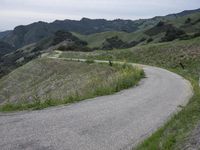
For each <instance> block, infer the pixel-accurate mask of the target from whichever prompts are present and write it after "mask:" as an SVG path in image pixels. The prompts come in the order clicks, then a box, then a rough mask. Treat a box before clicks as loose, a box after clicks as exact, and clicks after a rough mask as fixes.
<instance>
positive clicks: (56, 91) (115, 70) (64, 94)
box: [0, 58, 143, 111]
mask: <svg viewBox="0 0 200 150" xmlns="http://www.w3.org/2000/svg"><path fill="white" fill-rule="evenodd" d="M142 76H143V72H142V70H141V69H139V68H133V67H132V66H118V65H114V66H109V65H108V64H96V63H91V62H88V63H83V62H82V63H81V62H70V61H64V60H56V59H48V58H40V59H36V60H34V61H31V62H29V63H28V64H26V65H24V66H22V67H20V68H18V69H16V70H14V71H13V72H11V73H10V74H9V75H7V76H5V77H3V78H2V79H0V99H1V100H4V99H6V100H7V101H6V102H5V104H4V105H3V106H2V107H0V110H1V111H10V110H24V109H29V108H33V109H41V108H45V107H48V106H52V105H58V104H66V103H71V102H75V101H80V100H83V99H86V98H91V97H96V96H101V95H106V94H111V93H113V92H117V91H119V90H122V89H125V88H128V87H130V86H133V85H135V84H136V83H137V82H138V81H139V80H140V78H141V77H142ZM105 77H107V78H106V79H105ZM1 102H3V101H1ZM13 103H15V104H13Z"/></svg>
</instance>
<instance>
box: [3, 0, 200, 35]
mask: <svg viewBox="0 0 200 150" xmlns="http://www.w3.org/2000/svg"><path fill="white" fill-rule="evenodd" d="M197 8H200V0H0V31H5V30H11V29H13V28H14V27H15V26H17V25H26V24H30V23H33V22H37V21H45V22H52V21H54V20H64V19H74V20H79V19H81V18H83V17H86V18H92V19H99V18H104V19H109V20H112V19H118V18H121V19H132V20H136V19H144V18H151V17H154V16H163V15H167V14H171V13H177V12H181V11H183V10H192V9H197Z"/></svg>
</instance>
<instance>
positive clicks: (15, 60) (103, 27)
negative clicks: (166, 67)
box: [0, 9, 200, 76]
mask: <svg viewBox="0 0 200 150" xmlns="http://www.w3.org/2000/svg"><path fill="white" fill-rule="evenodd" d="M197 36H200V9H197V10H191V11H183V12H181V13H178V14H171V15H167V16H163V17H162V16H157V17H154V18H151V19H140V20H135V21H132V20H121V19H117V20H105V19H88V18H83V19H81V20H80V21H76V20H63V21H59V20H56V21H54V22H52V23H46V22H41V21H40V22H36V23H32V24H30V25H26V26H24V25H21V26H17V27H16V28H15V29H14V30H12V31H6V32H0V76H2V75H5V74H7V73H9V72H10V71H12V70H13V69H15V68H16V67H18V66H20V65H23V64H25V63H27V62H28V61H30V60H32V59H35V58H36V57H38V56H39V55H41V54H42V53H44V52H49V51H52V50H55V49H59V50H63V51H68V50H71V51H90V50H93V49H119V48H128V47H133V46H136V45H144V44H148V43H157V42H167V41H172V40H180V39H190V38H194V37H197ZM88 47H89V48H88Z"/></svg>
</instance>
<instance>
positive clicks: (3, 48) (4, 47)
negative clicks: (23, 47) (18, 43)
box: [0, 41, 14, 56]
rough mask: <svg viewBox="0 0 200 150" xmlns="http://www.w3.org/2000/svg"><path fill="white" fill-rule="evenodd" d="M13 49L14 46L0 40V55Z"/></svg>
mask: <svg viewBox="0 0 200 150" xmlns="http://www.w3.org/2000/svg"><path fill="white" fill-rule="evenodd" d="M13 50H14V47H12V46H11V45H10V44H8V43H6V42H3V41H0V56H3V55H5V54H7V53H10V52H12V51H13Z"/></svg>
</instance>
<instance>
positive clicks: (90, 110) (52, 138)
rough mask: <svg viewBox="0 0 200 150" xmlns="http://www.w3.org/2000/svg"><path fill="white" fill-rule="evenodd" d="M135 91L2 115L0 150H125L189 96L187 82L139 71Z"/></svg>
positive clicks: (163, 73) (159, 72) (164, 72)
mask: <svg viewBox="0 0 200 150" xmlns="http://www.w3.org/2000/svg"><path fill="white" fill-rule="evenodd" d="M143 68H144V71H145V74H146V78H145V79H143V80H142V81H141V82H140V84H139V85H138V86H137V87H134V88H130V89H128V90H124V91H121V92H119V93H116V94H114V95H110V96H102V97H97V98H93V99H90V100H85V101H82V102H80V103H76V104H71V105H68V106H59V107H54V108H49V109H45V110H40V111H32V112H20V113H14V114H0V149H1V150H23V149H26V150H124V149H125V150H126V149H131V148H132V147H134V146H135V145H136V144H137V143H138V142H141V141H142V140H143V139H144V138H146V137H147V136H149V135H150V134H151V133H152V132H154V131H155V130H156V129H158V128H159V127H160V126H161V125H163V123H164V122H165V121H166V120H167V119H169V117H170V116H171V115H172V114H173V113H175V112H177V110H178V109H179V108H180V107H179V106H180V105H185V104H186V103H187V102H188V100H189V98H190V97H191V96H192V89H191V86H190V84H189V83H188V81H186V80H184V79H183V78H182V77H180V76H178V75H177V74H174V73H172V72H169V71H167V70H164V69H161V68H156V67H150V66H143Z"/></svg>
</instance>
